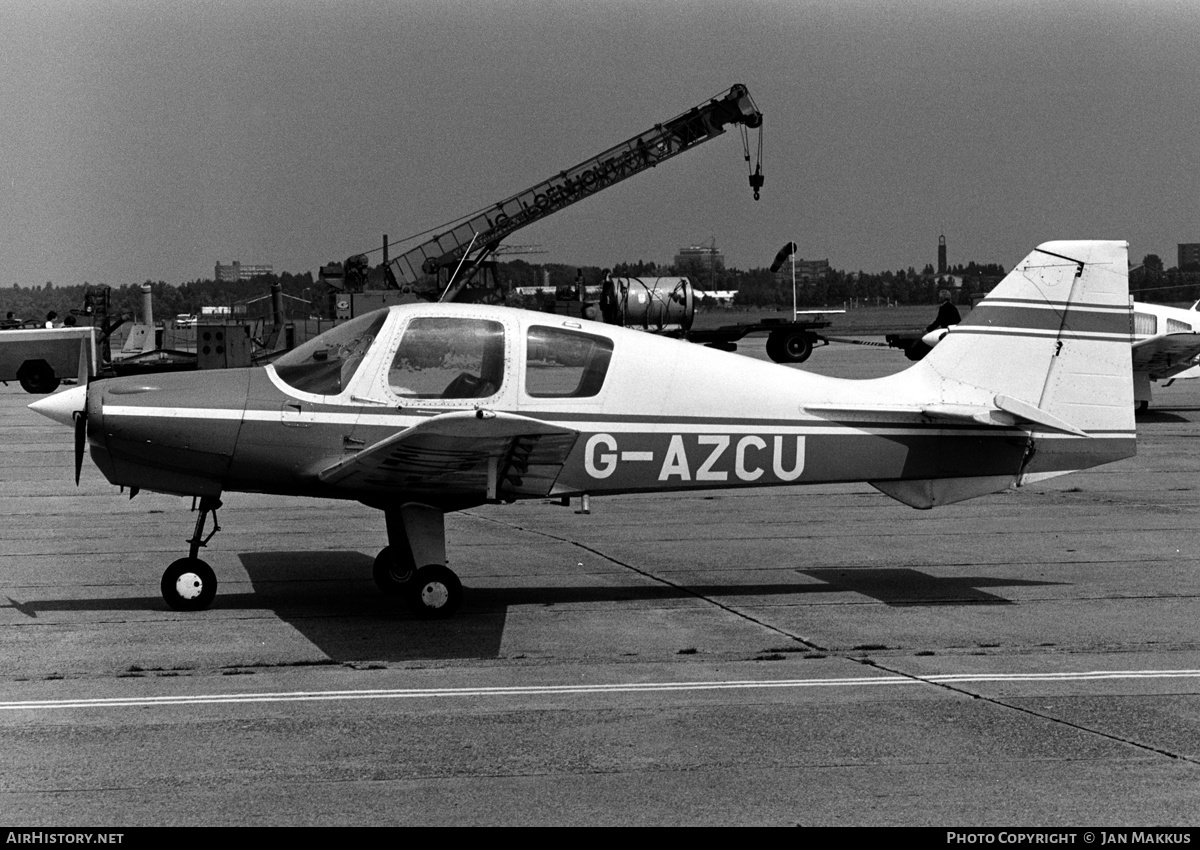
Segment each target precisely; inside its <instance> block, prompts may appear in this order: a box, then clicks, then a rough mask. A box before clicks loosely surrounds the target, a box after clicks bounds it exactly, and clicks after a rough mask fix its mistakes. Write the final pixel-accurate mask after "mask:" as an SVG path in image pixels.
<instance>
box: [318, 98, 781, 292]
mask: <svg viewBox="0 0 1200 850" xmlns="http://www.w3.org/2000/svg"><path fill="white" fill-rule="evenodd" d="M762 121H763V116H762V113H761V112H759V111H758V107H757V106H755V104H754V100H753V99H752V98H751V97H750V92H749V91H748V90H747V89H746V87H745V86H744V85H741V84H740V83H739V84H737V85H735V86H733V87H732V88H731V89H729V91H728V92H726V93H725V94H723V95H720V96H718V97H714V98H712V99H711V100H708V101H706V102H704V103H702V104H700V105H698V106H695V107H693V108H692V109H689V110H688V111H687V112H684V113H683V114H681V115H678V116H676V117H675V118H672V119H671V120H669V121H667V122H665V123H663V124H655V125H654V126H653V127H652V128H650V129H649V130H646V131H644V132H642V133H639V134H637V135H636V136H634V137H633V138H631V139H628V140H627V141H624V142H622V143H621V144H619V145H616V146H614V147H611V148H609V149H608V150H606V151H604V152H603V153H599V154H596V155H595V156H592V157H589V158H588V159H585V160H584V161H583V162H581V163H579V164H578V165H576V166H574V167H572V168H568V169H567V170H566V171H560V172H559V173H558V174H555V175H554V176H553V177H550V178H548V179H546V180H543V181H542V182H540V183H538V184H536V185H534V186H531V187H530V188H528V189H525V190H524V191H522V192H518V193H517V194H515V195H513V196H511V197H509V198H505V199H504V200H503V201H500V202H499V203H496V204H493V205H492V206H490V207H487V208H485V209H483V210H480V211H479V212H476V213H473V214H471V215H468V216H466V217H465V218H463V219H460V220H458V221H457V222H456V223H453V224H451V225H448V226H447V228H446V229H445V230H442V231H441V232H439V233H437V234H436V235H434V236H432V237H431V238H429V239H427V240H425V241H424V242H422V243H421V244H419V245H417V246H416V247H415V248H411V249H409V250H407V251H405V252H404V253H402V254H401V255H400V256H398V257H396V258H395V259H390V260H389V259H388V256H387V248H388V246H387V240H386V238H385V240H384V258H383V266H382V269H383V283H384V286H385V288H387V289H390V290H393V293H392V294H393V298H386V299H384V300H385V301H388V302H392V303H395V301H396V300H400V299H398V298H395V296H408V298H406V299H404V300H414V299H416V300H427V301H455V300H480V298H481V297H483V298H487V297H489V293H488V292H487V291H486V290H487V286H486V284H485V285H483V286H482V287H481V286H478V285H476V286H474V287H469V286H468V284H470V282H471V280H472V278H473V276H474V275H475V274H476V273H477V272H478V271H480V270H484V271H485V275H484V277H486V269H487V268H488V267H489V262H488V258H489V257H490V256H491V255H492V254H493V253H494V252H495V251H496V250H497V249H498V248H499V247H500V243H501V241H502V240H503V239H504V238H505V237H507V236H509V235H511V234H512V233H514V232H516V231H517V230H520V229H521V228H522V227H526V226H528V225H530V224H533V223H534V222H536V221H540V220H541V219H543V218H545V217H546V216H548V215H552V214H554V213H556V212H558V211H559V210H562V209H565V208H566V207H568V206H570V205H571V204H574V203H576V202H578V201H581V200H583V199H584V198H588V197H591V196H592V195H595V194H596V193H597V192H601V191H603V190H604V189H607V188H608V187H610V186H615V185H616V184H617V183H620V182H621V181H622V180H625V179H627V178H629V177H632V176H634V175H635V174H639V173H641V172H642V171H645V170H646V169H648V168H654V167H655V166H657V165H658V164H659V163H660V162H665V161H667V160H668V159H671V158H672V157H675V156H678V155H679V154H681V153H684V152H685V151H689V150H692V149H693V148H695V147H697V146H698V145H700V144H703V143H704V142H706V141H708V140H709V139H713V138H716V137H717V136H719V135H721V134H722V133H724V132H725V129H726V127H727V126H728V125H731V124H738V125H741V126H742V139H743V147H744V149H745V158H746V162H747V163H749V162H750V140H749V135H748V130H750V129H759V131H760V132H759V138H758V159H759V161H758V163H757V165H756V167H755V169H754V171H753V172H752V173H751V174H750V175H749V178H750V187H751V189H753V190H754V198H755V200H757V199H758V197H759V191H760V190H761V189H762V186H763V174H762V133H761V127H762ZM491 268H492V269H493V272H494V264H493V265H491ZM370 271H371V270H370V265H369V262H368V260H367V257H366V256H365V255H361V254H360V255H356V256H353V257H350V258H349V259H348V260H347V261H346V264H345V272H344V277H345V279H344V281H342V282H340V283H341V286H339V284H338V283H334V286H335V288H342V286H344V288H345V289H346V290H347V291H349V292H354V291H356V290H357V291H361V290H362V289H363V288H364V287H365V284H366V282H367V280H368V279H369V278H370V277H371V275H370ZM324 276H325V275H324V274H323V277H324ZM330 282H333V281H330ZM494 284H495V282H494V274H493V281H492V289H491V294H493V295H494V294H495V285H494ZM481 288H482V289H484V290H485V292H483V293H480V292H478V291H475V292H471V290H472V289H474V290H478V289H481ZM340 303H343V302H341V301H340V300H339V304H340ZM344 303H349V302H344Z"/></svg>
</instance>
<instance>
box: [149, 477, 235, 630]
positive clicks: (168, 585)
mask: <svg viewBox="0 0 1200 850" xmlns="http://www.w3.org/2000/svg"><path fill="white" fill-rule="evenodd" d="M219 507H221V500H220V499H218V498H217V497H216V496H201V497H200V516H199V517H197V518H196V531H195V532H194V533H193V534H192V539H191V540H189V541H188V543H189V544H190V547H191V548H190V549H189V550H188V556H187V557H186V558H180V559H179V560H178V561H175V562H174V563H173V564H171V566H169V567H167V570H166V572H164V573H163V577H162V595H163V599H165V600H166V602H167V604H168V605H170V606H171V607H172V608H174V609H175V610H176V611H203V610H204V609H205V608H207V607H208V606H209V605H211V604H212V601H213V598H214V597H215V596H216V595H217V574H216V573H214V572H213V570H212V567H210V566H209V565H208V564H206V563H204V561H201V560H200V559H199V558H198V557H197V556H198V555H199V554H200V547H202V546H207V545H208V541H209V540H212V536H213V535H214V534H216V533H217V532H218V531H220V530H221V526H219V525H218V524H217V509H218V508H219ZM209 514H212V520H213V522H212V525H213V527H212V531H210V532H209V533H208V536H207V537H205V536H204V526H205V525H206V524H207V522H208V515H209Z"/></svg>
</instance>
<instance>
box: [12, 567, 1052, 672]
mask: <svg viewBox="0 0 1200 850" xmlns="http://www.w3.org/2000/svg"><path fill="white" fill-rule="evenodd" d="M238 557H239V558H240V560H241V561H242V564H243V566H244V567H245V569H246V572H247V573H248V574H249V577H250V581H251V583H252V584H253V586H254V591H253V592H250V593H237V592H218V594H217V598H216V600H215V601H214V602H213V605H212V609H211V610H212V611H214V612H218V613H219V612H221V611H231V610H233V611H236V610H268V611H273V612H274V614H275V615H276V616H277V617H279V619H280V620H282V621H284V622H286V623H288V624H289V625H291V626H292V627H293V628H295V629H296V630H297V632H299V633H300V634H302V635H303V636H304V637H305V638H306V639H307V640H309V641H310V642H312V644H313V645H315V646H316V647H317V648H318V649H320V650H321V651H322V652H323V653H325V654H326V655H327V656H328V657H329V658H330V659H331V660H332V661H334V662H352V661H362V660H368V659H369V660H377V661H388V662H395V661H412V660H421V659H424V660H448V659H456V658H495V657H498V656H499V655H500V651H501V642H502V638H503V635H504V627H505V621H506V618H507V614H508V609H509V608H510V607H512V606H521V605H538V606H543V607H549V606H553V605H559V604H563V605H566V604H576V605H578V604H588V603H593V604H602V603H613V602H616V603H620V602H629V603H638V602H660V601H669V600H688V599H697V598H729V597H734V598H746V597H776V596H795V597H804V596H807V595H809V594H827V593H852V594H858V595H861V596H866V597H869V598H871V599H874V600H877V601H879V602H882V603H883V604H885V605H889V606H921V605H1011V604H1013V603H1012V601H1011V600H1008V599H1005V598H1003V597H1000V596H996V595H994V594H991V593H988V592H987V591H986V590H984V588H995V587H1029V586H1038V585H1052V584H1058V583H1057V582H1046V581H1030V580H1022V579H1012V578H1003V579H1001V578H988V577H982V576H972V577H958V576H948V577H939V576H933V575H930V574H928V573H923V572H921V571H919V570H915V569H910V568H830V569H809V570H797V571H796V572H797V573H798V574H800V575H804V576H808V577H809V578H813V579H817V580H818V581H820V582H821V583H820V584H797V583H771V584H762V583H760V584H722V585H692V586H688V587H682V586H672V585H667V584H654V585H640V586H638V585H632V586H624V587H620V586H617V587H614V586H602V587H598V586H587V587H519V588H516V587H514V588H486V587H471V586H470V580H469V579H468V580H467V587H468V595H467V598H466V600H465V601H464V604H463V607H462V609H461V610H460V611H459V612H458V614H457V615H456V616H455V617H453V618H451V619H447V620H425V619H420V618H418V617H417V616H416V615H415V614H414V613H412V612H411V611H410V610H409V609H408V608H407V607H406V606H405V605H404V603H403V602H402V601H401V600H399V599H397V598H395V597H386V596H384V595H382V594H381V593H379V591H378V590H377V589H376V588H375V585H374V582H373V581H372V579H371V564H372V560H373V559H372V558H371V557H370V556H368V555H365V554H363V553H362V552H354V551H318V552H242V553H239V555H238ZM8 602H9V605H7V606H3V607H12V608H14V609H15V610H17V611H19V612H21V613H23V614H25V615H26V616H29V617H34V618H36V617H37V616H38V615H39V613H48V612H54V611H59V612H63V611H81V612H83V611H110V612H111V611H166V610H168V609H167V607H166V603H165V602H163V600H162V598H161V597H160V596H139V597H118V598H106V599H74V600H65V599H59V600H37V601H27V602H18V601H16V600H12V599H10V600H8ZM183 616H188V617H199V618H203V617H204V616H205V615H204V613H202V612H201V613H197V614H187V615H183Z"/></svg>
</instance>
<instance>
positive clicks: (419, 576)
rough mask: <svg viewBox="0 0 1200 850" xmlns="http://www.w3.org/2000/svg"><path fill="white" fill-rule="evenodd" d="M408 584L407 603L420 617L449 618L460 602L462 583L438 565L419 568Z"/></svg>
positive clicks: (450, 571) (450, 572)
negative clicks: (410, 604) (409, 585)
mask: <svg viewBox="0 0 1200 850" xmlns="http://www.w3.org/2000/svg"><path fill="white" fill-rule="evenodd" d="M410 584H411V587H410V588H409V597H408V599H409V602H410V603H412V606H413V608H414V609H415V610H416V612H417V614H419V615H420V616H422V617H430V618H434V617H436V618H442V617H449V616H450V615H451V614H453V613H454V612H455V611H457V610H458V606H459V604H460V603H461V602H462V582H460V581H459V580H458V576H456V575H455V574H454V571H453V570H451V569H449V568H448V567H443V566H441V565H440V564H430V565H429V566H427V567H421V569H419V570H417V573H416V575H415V576H414V577H413V581H412V582H411V583H410Z"/></svg>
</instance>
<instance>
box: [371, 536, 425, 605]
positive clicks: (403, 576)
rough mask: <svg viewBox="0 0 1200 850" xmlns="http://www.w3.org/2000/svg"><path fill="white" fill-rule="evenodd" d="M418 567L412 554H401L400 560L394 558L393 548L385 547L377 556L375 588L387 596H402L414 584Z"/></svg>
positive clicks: (374, 574) (374, 571)
mask: <svg viewBox="0 0 1200 850" xmlns="http://www.w3.org/2000/svg"><path fill="white" fill-rule="evenodd" d="M416 571H417V565H416V564H414V563H413V559H412V555H411V554H410V553H404V552H402V553H401V556H400V558H399V559H396V558H393V557H392V547H391V546H384V547H383V548H382V549H380V550H379V554H378V555H376V556H375V566H374V567H373V568H372V570H371V572H372V575H373V576H374V577H375V586H376V587H378V588H379V589H380V590H381V591H382V592H383V593H384V594H385V595H387V596H400V595H402V594H403V593H404V591H405V590H406V589H407V588H408V586H409V585H410V584H412V578H413V575H414V574H415V573H416Z"/></svg>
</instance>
